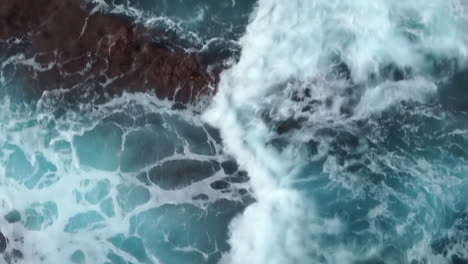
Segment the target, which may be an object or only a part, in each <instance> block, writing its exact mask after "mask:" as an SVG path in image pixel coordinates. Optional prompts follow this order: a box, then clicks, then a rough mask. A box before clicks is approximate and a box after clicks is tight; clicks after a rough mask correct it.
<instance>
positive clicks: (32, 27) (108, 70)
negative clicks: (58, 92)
mask: <svg viewBox="0 0 468 264" xmlns="http://www.w3.org/2000/svg"><path fill="white" fill-rule="evenodd" d="M96 10H97V8H96V7H95V6H93V5H92V4H87V5H85V4H84V2H82V1H80V0H3V1H2V4H1V5H0V51H1V52H2V53H3V54H1V55H2V56H10V59H11V65H14V70H13V74H12V75H13V78H14V80H16V81H17V82H18V83H19V84H20V86H22V87H24V90H25V91H24V92H23V96H28V97H31V96H32V97H38V96H40V95H41V94H42V93H43V91H45V90H54V89H62V88H63V89H67V90H69V93H67V95H66V98H65V99H66V100H68V101H76V100H77V99H82V100H89V99H90V98H94V97H95V96H96V95H116V94H120V93H122V92H123V91H132V92H134V91H154V92H155V93H156V95H158V96H159V97H160V98H168V99H170V100H174V101H177V102H182V103H189V102H194V101H195V100H197V98H199V97H200V96H202V95H210V94H212V93H213V89H214V88H213V87H215V83H216V82H217V77H215V76H210V75H209V74H208V72H207V65H202V64H201V62H200V59H199V58H198V57H197V56H196V55H195V54H192V53H188V52H186V51H185V49H184V48H182V47H181V45H179V44H178V43H177V41H175V40H173V39H171V37H170V36H168V35H167V34H165V33H162V32H160V31H158V30H156V29H150V28H147V27H144V26H143V25H140V24H138V23H135V22H133V21H131V20H130V19H129V18H125V17H122V16H116V15H112V14H103V13H99V12H96ZM11 56H13V57H11ZM2 70H5V69H2ZM26 89H27V90H26Z"/></svg>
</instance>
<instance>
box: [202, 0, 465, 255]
mask: <svg viewBox="0 0 468 264" xmlns="http://www.w3.org/2000/svg"><path fill="white" fill-rule="evenodd" d="M463 6H464V5H463V2H461V1H456V0H451V1H446V0H443V1H442V0H436V1H431V2H430V3H428V2H427V1H422V0H417V1H389V0H377V1H367V0H352V1H351V0H331V1H320V0H311V1H300V0H292V1H282V0H260V1H259V3H258V6H257V7H256V9H255V11H254V13H253V14H252V17H251V21H250V24H249V25H248V27H247V33H246V34H245V36H244V37H243V38H242V39H241V41H240V43H241V46H242V48H243V49H242V54H241V57H240V60H239V62H238V63H237V64H236V65H235V66H234V67H233V68H231V69H230V70H228V71H226V72H224V73H223V74H222V78H221V83H220V85H219V93H218V94H217V96H216V98H215V100H214V103H213V104H212V107H211V109H210V110H209V111H207V112H206V113H205V115H204V117H205V119H206V120H208V121H209V122H211V123H212V124H213V125H215V126H217V127H219V128H220V130H221V133H222V136H223V138H224V141H225V144H226V148H227V149H228V151H229V152H230V153H232V154H233V155H234V156H235V157H236V158H237V160H238V162H239V163H240V165H241V166H242V167H244V168H246V169H247V170H248V172H249V174H250V175H251V177H252V180H251V182H252V185H253V186H254V192H255V195H256V199H257V201H258V202H257V203H255V204H254V205H252V206H250V207H249V208H247V210H246V211H245V212H244V214H243V215H241V216H239V217H238V218H237V219H236V220H235V221H233V223H232V225H231V239H230V242H231V246H232V250H231V251H230V253H229V254H226V255H224V257H223V261H224V263H245V261H246V260H248V261H249V262H251V263H353V262H354V261H355V260H357V258H358V257H359V256H355V255H354V254H353V251H352V249H351V248H347V247H346V245H341V244H340V243H336V244H334V245H333V246H328V247H327V246H325V245H323V244H322V243H321V237H322V236H323V235H327V234H337V233H339V232H341V231H342V230H343V227H342V225H341V222H340V219H336V218H330V219H324V218H319V217H318V216H317V212H316V211H315V212H314V202H313V199H311V198H310V195H306V194H305V193H304V192H302V191H299V190H298V189H297V188H295V187H294V185H292V182H293V179H294V178H295V177H296V176H297V173H298V171H300V168H301V167H302V166H303V165H304V164H305V163H306V160H307V157H305V156H304V155H303V153H302V152H301V151H300V148H298V147H297V146H293V145H291V144H290V145H289V146H287V147H286V148H284V149H282V150H281V151H279V150H278V149H277V148H274V147H272V145H271V144H269V142H270V140H272V139H274V138H275V137H276V136H277V134H276V132H275V131H274V130H272V129H271V126H272V124H271V122H272V121H265V120H273V121H275V120H276V121H278V120H282V119H285V118H289V117H296V116H298V115H300V110H301V109H298V108H297V105H299V103H296V102H291V101H290V100H289V96H290V94H291V93H288V92H287V91H288V90H289V89H292V90H301V89H305V88H308V89H310V90H311V91H310V97H311V98H312V99H313V100H316V101H320V102H324V103H323V104H321V106H319V107H318V109H317V110H316V111H315V112H313V113H310V114H309V113H308V115H307V116H306V119H307V120H308V122H309V124H315V125H318V124H323V123H326V122H328V121H330V122H333V123H337V122H346V118H347V117H349V115H348V116H346V115H343V112H342V111H340V109H343V107H348V105H350V106H349V107H351V108H352V112H351V113H352V115H354V118H362V117H364V116H368V115H370V114H372V113H375V112H380V111H383V110H385V109H387V108H388V107H390V106H392V105H394V104H395V103H398V102H400V101H402V100H413V101H417V102H420V103H424V102H427V100H429V99H430V98H432V97H433V96H434V95H435V93H436V90H437V89H436V87H437V82H438V80H439V79H438V78H442V77H433V73H434V71H436V70H435V69H434V68H433V67H432V66H431V65H433V64H434V62H435V61H438V60H443V59H452V58H456V59H457V60H458V64H459V65H464V64H465V58H466V54H467V42H466V41H467V40H466V34H465V32H464V31H463V26H462V25H463V24H464V23H465V20H464V18H462V16H460V14H461V13H464V11H461V9H463ZM389 65H390V66H391V67H394V68H397V69H408V73H406V72H404V73H402V74H401V75H402V76H403V77H401V78H400V77H398V76H395V74H393V75H392V76H389V75H388V74H387V73H385V70H383V69H385V67H387V66H389ZM340 67H341V68H340ZM343 68H344V70H343ZM337 69H338V70H337ZM402 71H405V70H402ZM347 74H348V75H349V76H347V77H343V75H347ZM402 79H404V80H402ZM291 87H292V88H291ZM349 90H351V92H352V93H357V94H358V96H357V100H355V101H354V102H352V103H350V101H349V100H348V98H347V97H346V96H345V95H346V94H348V93H349ZM311 101H312V100H311ZM265 113H268V114H269V118H270V119H265ZM376 250H377V249H376V248H371V247H369V248H368V249H367V252H365V254H364V257H365V256H366V254H368V255H369V256H372V255H373V254H374V253H375V252H376ZM361 257H362V256H361ZM389 263H393V262H391V261H390V262H389Z"/></svg>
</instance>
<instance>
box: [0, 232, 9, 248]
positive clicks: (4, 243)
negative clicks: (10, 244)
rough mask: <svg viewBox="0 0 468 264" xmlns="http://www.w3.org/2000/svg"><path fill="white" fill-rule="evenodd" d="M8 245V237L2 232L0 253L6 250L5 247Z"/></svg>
mask: <svg viewBox="0 0 468 264" xmlns="http://www.w3.org/2000/svg"><path fill="white" fill-rule="evenodd" d="M6 247H7V239H6V238H5V236H4V235H3V234H2V233H1V232H0V253H3V252H5V249H6Z"/></svg>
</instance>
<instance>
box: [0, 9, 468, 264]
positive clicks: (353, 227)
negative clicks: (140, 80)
mask: <svg viewBox="0 0 468 264" xmlns="http://www.w3.org/2000/svg"><path fill="white" fill-rule="evenodd" d="M120 2H122V3H120ZM222 2H223V3H222V4H221V1H188V0H187V1H139V2H132V1H128V2H126V1H114V2H112V3H110V1H108V2H104V1H102V2H101V6H103V9H105V10H107V11H106V12H113V13H121V14H125V15H130V16H134V17H136V18H137V19H139V20H141V21H143V22H144V23H146V24H147V25H148V26H156V27H162V28H165V29H167V30H168V31H171V32H173V33H175V34H178V35H180V38H182V39H186V41H188V42H190V43H192V44H193V45H192V46H195V47H197V48H198V49H199V50H200V52H213V53H215V54H217V55H220V56H227V60H226V63H228V64H230V65H231V67H230V69H228V70H226V71H224V72H223V73H222V75H221V81H220V84H219V87H218V94H217V95H216V96H215V98H214V100H213V102H212V103H211V105H209V106H208V107H205V106H197V107H193V108H192V107H189V108H188V109H187V110H183V111H180V110H171V103H170V102H166V101H160V100H158V99H156V98H155V97H154V96H153V95H150V94H124V95H123V96H121V97H119V98H114V99H112V100H110V101H109V102H107V103H104V104H93V103H89V104H79V105H76V106H70V107H64V106H62V105H61V104H60V96H58V95H57V94H56V93H46V94H44V95H43V97H42V98H41V99H40V100H39V101H38V102H36V103H33V104H30V103H25V102H22V101H20V100H19V99H17V98H15V97H14V95H12V94H9V93H8V92H2V93H1V94H2V98H1V108H0V110H1V111H0V214H1V218H0V228H1V232H2V233H3V234H4V235H5V236H6V237H8V240H9V241H8V244H7V248H6V250H5V253H4V254H3V259H0V262H2V261H3V262H6V263H112V264H114V263H176V264H179V263H226V264H227V263H229V264H230V263H254V264H263V263H267V264H277V263H278V264H283V263H307V264H308V263H327V264H335V263H340V264H341V263H344V264H346V263H349V264H364V263H365V264H374V263H375V264H377V263H385V264H391V263H409V264H423V263H424V264H432V263H435V264H438V263H441V264H443V263H452V264H458V263H467V262H468V113H466V112H463V111H459V109H463V108H465V109H466V108H467V107H468V106H467V105H468V102H467V101H466V100H467V99H466V98H464V96H467V94H468V93H467V92H466V89H465V88H466V87H465V86H466V85H468V84H467V83H466V82H464V80H465V79H466V78H463V72H464V71H465V69H466V66H467V65H466V59H467V52H468V32H467V31H468V30H467V29H468V27H467V26H468V5H467V4H465V2H464V1H463V0H433V1H423V0H412V1H407V0H406V1H402V0H393V1H390V0H374V1H369V0H328V1H324V0H307V1H305V0H290V1H284V0H259V1H258V2H257V3H253V2H251V1H250V2H249V1H239V0H236V1H234V0H233V1H222ZM142 10H145V12H143V11H142ZM249 18H250V19H249ZM226 50H227V51H226ZM239 50H241V51H240V53H239ZM226 54H227V55H226ZM228 55H229V56H230V57H233V58H235V59H231V60H230V59H229V58H230V57H229V56H228ZM3 61H4V63H3V64H2V66H3V68H2V71H3V72H4V74H2V76H1V77H2V82H3V86H4V87H5V89H4V90H5V91H11V90H14V89H12V88H11V87H9V86H12V85H13V84H12V83H10V82H9V81H8V77H7V76H5V75H7V69H8V65H10V64H11V61H9V60H8V59H7V58H4V59H3ZM465 81H466V80H465ZM8 87H9V88H8ZM463 89H465V91H463ZM199 109H202V110H203V113H202V114H201V115H200V114H197V113H196V111H198V110H199Z"/></svg>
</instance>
